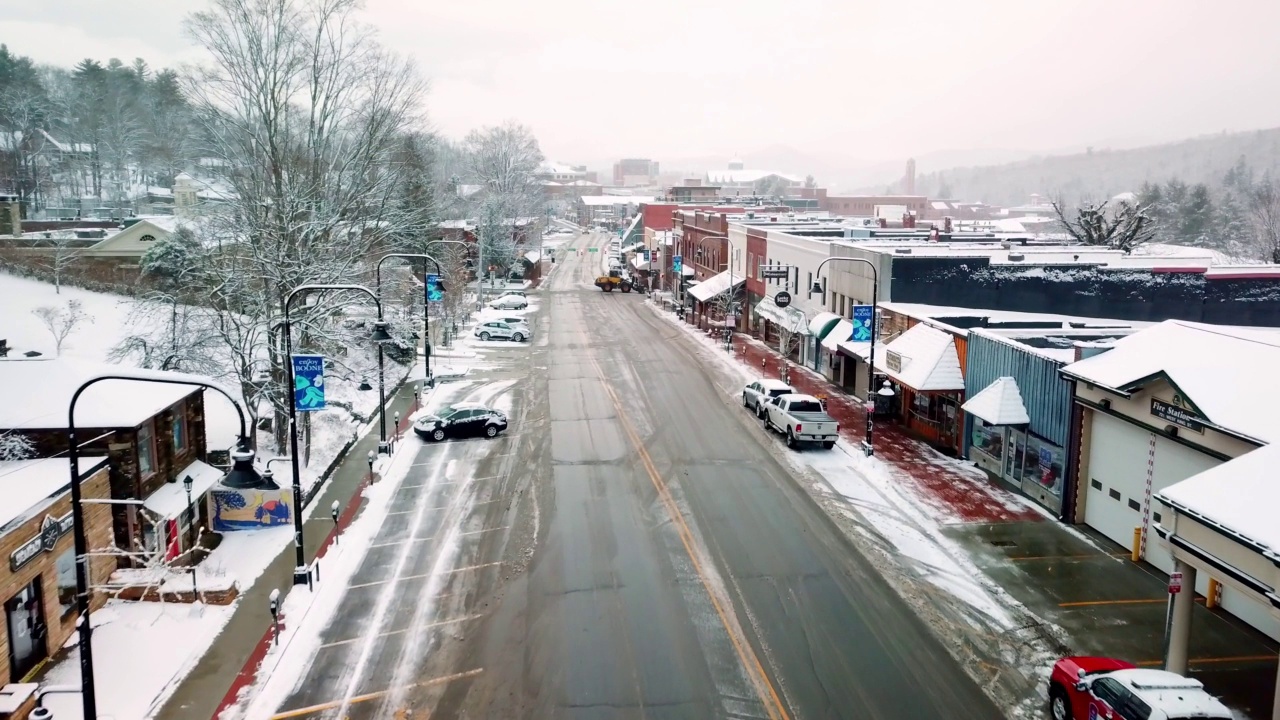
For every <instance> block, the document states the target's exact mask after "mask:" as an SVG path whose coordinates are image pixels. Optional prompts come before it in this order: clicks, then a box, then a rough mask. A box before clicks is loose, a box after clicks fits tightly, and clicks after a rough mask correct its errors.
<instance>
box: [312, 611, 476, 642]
mask: <svg viewBox="0 0 1280 720" xmlns="http://www.w3.org/2000/svg"><path fill="white" fill-rule="evenodd" d="M482 617H484V615H466V616H463V617H460V618H453V619H452V620H440V621H438V622H433V623H427V624H426V625H423V626H422V627H424V628H433V627H441V626H443V625H455V624H457V623H460V622H466V621H468V620H478V619H480V618H482ZM411 629H412V628H405V629H403V630H388V631H386V632H380V633H378V634H377V635H374V637H388V636H390V635H402V634H404V633H407V632H409V630H411ZM363 639H364V638H363V636H362V637H354V638H348V639H346V640H334V641H333V642H327V643H324V644H323V645H321V646H320V647H321V649H323V648H331V647H339V646H341V645H350V644H351V643H353V642H359V641H360V640H363Z"/></svg>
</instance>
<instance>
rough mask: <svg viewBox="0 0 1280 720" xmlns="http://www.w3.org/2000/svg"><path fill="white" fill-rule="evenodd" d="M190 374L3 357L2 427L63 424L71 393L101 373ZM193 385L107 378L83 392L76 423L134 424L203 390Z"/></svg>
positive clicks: (0, 370)
mask: <svg viewBox="0 0 1280 720" xmlns="http://www.w3.org/2000/svg"><path fill="white" fill-rule="evenodd" d="M108 372H114V373H120V374H129V375H141V374H145V375H154V376H158V377H172V378H175V379H176V378H181V377H190V376H186V375H183V374H182V373H162V372H159V371H155V370H139V369H137V368H129V367H123V366H116V365H107V364H105V363H91V362H85V361H82V360H71V359H68V358H44V357H41V358H13V359H6V360H0V398H3V402H0V428H2V429H22V430H37V429H51V428H65V427H66V426H67V408H68V407H69V406H70V404H71V396H72V395H73V394H74V393H75V391H76V389H77V388H79V387H80V386H81V385H83V384H84V383H85V381H87V380H89V379H90V378H93V377H95V376H98V375H101V374H103V373H108ZM199 391H200V388H199V387H196V386H193V385H174V384H169V383H155V382H129V381H120V380H104V381H102V382H99V383H97V384H95V385H93V386H92V387H90V388H89V389H88V390H85V391H84V393H83V394H81V396H80V399H79V401H78V402H77V403H76V426H77V427H82V428H132V427H137V426H138V425H141V424H142V423H144V422H146V421H147V420H149V419H151V418H152V417H154V416H155V415H156V414H157V413H159V412H160V411H162V410H164V409H165V408H168V407H170V406H172V405H174V404H175V403H177V402H178V401H180V400H182V399H183V398H185V397H187V396H188V395H191V394H193V393H196V392H199Z"/></svg>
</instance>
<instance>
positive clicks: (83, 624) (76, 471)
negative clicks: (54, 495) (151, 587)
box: [67, 370, 257, 718]
mask: <svg viewBox="0 0 1280 720" xmlns="http://www.w3.org/2000/svg"><path fill="white" fill-rule="evenodd" d="M104 380H128V381H133V382H151V383H162V384H166V385H192V386H196V387H203V388H209V389H212V390H216V391H218V392H219V393H222V394H223V395H225V396H226V398H227V399H228V400H230V401H231V404H232V405H234V406H235V408H236V414H237V415H239V416H240V440H239V442H238V448H237V451H238V452H240V453H241V454H242V455H247V457H248V459H247V460H246V461H244V462H243V463H242V462H241V461H240V460H237V461H236V466H235V468H234V469H233V470H232V472H233V473H234V472H236V471H240V472H241V474H242V475H243V476H245V478H246V479H247V477H248V476H256V475H257V473H256V472H255V471H254V469H253V451H252V450H250V449H249V434H248V433H249V428H248V423H247V422H245V413H244V408H242V407H240V403H238V402H236V400H235V397H234V396H233V395H232V394H231V393H230V392H229V391H228V390H227V389H226V388H224V387H222V386H221V385H218V384H217V383H215V382H213V381H212V380H208V379H206V378H202V377H200V376H198V375H189V374H187V373H175V372H164V373H161V372H149V371H146V370H137V371H135V372H134V373H133V374H128V373H126V372H121V373H119V374H102V375H96V376H94V377H91V378H89V379H88V380H86V381H84V383H83V384H81V385H80V387H78V388H76V391H75V392H74V393H72V395H71V404H70V405H69V406H68V407H67V460H68V461H69V464H70V467H71V514H72V525H73V527H74V531H75V549H76V611H77V612H78V613H79V615H80V618H79V620H78V621H77V627H78V628H79V631H80V640H79V647H80V686H81V700H82V702H83V708H84V710H83V714H84V717H85V718H96V717H98V695H97V691H96V689H95V687H94V681H93V626H92V623H91V622H90V621H89V537H88V534H87V532H86V529H85V524H84V507H83V504H82V503H81V499H82V497H83V495H82V492H81V489H80V481H81V478H80V448H79V446H78V445H77V444H76V443H77V441H76V403H77V402H79V401H80V395H81V394H83V393H84V391H85V390H87V389H88V388H89V387H90V386H92V385H95V384H97V383H100V382H103V381H104ZM229 477H230V475H228V478H229Z"/></svg>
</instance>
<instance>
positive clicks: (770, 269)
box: [760, 265, 791, 280]
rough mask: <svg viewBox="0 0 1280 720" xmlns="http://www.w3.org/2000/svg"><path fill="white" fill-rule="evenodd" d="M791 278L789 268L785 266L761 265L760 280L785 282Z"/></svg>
mask: <svg viewBox="0 0 1280 720" xmlns="http://www.w3.org/2000/svg"><path fill="white" fill-rule="evenodd" d="M789 277H791V267H790V266H787V265H781V266H779V265H761V266H760V278H761V279H762V280H786V279H787V278H789Z"/></svg>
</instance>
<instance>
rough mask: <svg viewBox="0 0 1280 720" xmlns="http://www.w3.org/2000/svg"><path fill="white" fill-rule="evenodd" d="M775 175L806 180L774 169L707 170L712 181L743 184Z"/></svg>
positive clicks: (799, 180)
mask: <svg viewBox="0 0 1280 720" xmlns="http://www.w3.org/2000/svg"><path fill="white" fill-rule="evenodd" d="M775 175H776V176H778V177H780V178H782V179H783V180H786V181H787V182H791V183H798V182H803V181H804V178H799V177H796V176H795V175H787V174H786V173H780V172H773V171H772V170H709V171H707V180H708V181H709V182H712V183H726V184H742V183H753V182H756V181H757V180H761V179H763V178H767V177H772V176H775Z"/></svg>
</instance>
